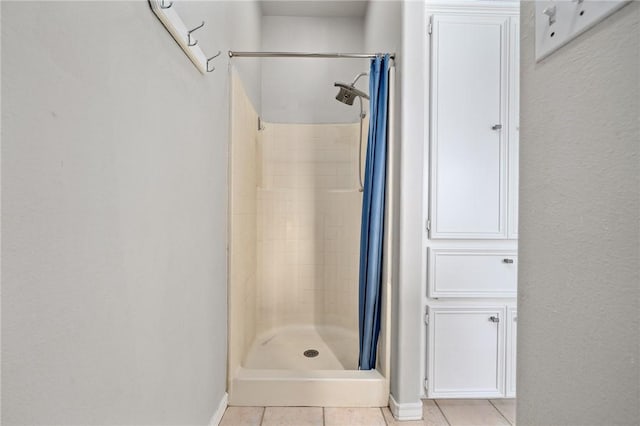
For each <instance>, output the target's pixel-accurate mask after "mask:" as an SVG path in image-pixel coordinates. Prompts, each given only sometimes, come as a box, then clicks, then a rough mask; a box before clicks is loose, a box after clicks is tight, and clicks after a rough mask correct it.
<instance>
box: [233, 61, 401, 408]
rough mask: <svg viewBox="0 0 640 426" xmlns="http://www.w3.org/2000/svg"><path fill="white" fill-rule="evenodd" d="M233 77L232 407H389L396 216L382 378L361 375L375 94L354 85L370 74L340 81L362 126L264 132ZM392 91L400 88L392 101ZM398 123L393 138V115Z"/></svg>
mask: <svg viewBox="0 0 640 426" xmlns="http://www.w3.org/2000/svg"><path fill="white" fill-rule="evenodd" d="M235 56H240V55H235ZM230 72H231V74H232V75H231V82H232V89H231V96H230V98H231V123H232V124H231V141H230V149H229V156H230V171H229V179H230V192H229V207H230V208H229V220H230V234H229V286H228V298H229V336H228V348H229V349H228V392H229V404H230V405H241V406H242V405H245V406H266V405H268V406H350V407H355V406H370V407H373V406H386V405H387V404H388V397H389V346H390V345H389V341H390V335H389V320H390V314H389V300H390V295H391V263H390V262H391V260H390V259H391V257H392V256H391V255H390V252H391V241H392V238H391V235H390V234H389V233H390V229H391V226H390V224H391V223H393V217H392V216H393V212H392V209H390V208H388V209H387V211H386V215H385V220H386V223H387V224H389V225H388V226H387V227H386V231H385V232H386V238H385V244H386V247H385V253H386V255H385V259H388V260H387V261H386V262H387V263H386V264H385V267H384V268H385V269H384V274H383V277H384V278H383V292H382V293H383V297H382V304H383V305H382V326H381V334H380V339H379V345H378V362H377V365H376V368H375V369H372V370H367V371H364V370H358V350H359V344H358V271H359V249H360V247H359V244H360V224H361V208H362V192H361V191H362V177H361V176H362V171H361V164H362V156H361V153H362V151H363V145H364V146H366V132H364V131H363V129H364V128H366V122H367V120H366V113H365V109H364V107H363V100H364V102H366V100H367V99H368V95H367V94H366V92H364V91H363V90H360V89H357V88H356V87H355V85H356V82H357V81H358V79H360V78H362V77H364V75H366V73H361V74H359V75H357V76H356V78H355V79H354V80H353V82H352V83H351V84H348V83H335V86H336V87H338V88H339V89H340V92H339V94H338V96H336V99H337V100H339V101H340V102H342V103H345V104H347V105H353V103H354V101H355V98H358V99H359V102H360V114H359V122H356V123H345V124H315V123H311V124H296V123H271V122H265V121H264V120H262V123H264V126H263V128H260V129H259V128H258V126H257V124H256V123H258V119H259V118H258V114H257V112H256V110H255V108H254V107H253V105H252V104H251V101H250V100H249V97H248V96H247V94H246V93H245V91H244V87H243V84H242V81H241V79H240V78H239V76H238V74H237V72H236V71H235V70H234V68H233V67H231V71H230ZM390 72H391V73H393V69H392V70H391V71H390ZM391 81H393V79H391ZM392 93H393V87H391V92H390V98H392V96H393V95H392ZM327 96H331V95H330V94H329V93H328V94H327ZM336 105H339V104H338V103H337V102H336ZM389 119H390V122H389V127H390V128H392V126H393V113H392V108H390V117H389ZM391 134H392V132H391V131H390V135H391ZM363 140H364V141H365V144H363V143H362V141H363ZM393 151H394V149H393V140H392V138H391V137H390V138H389V165H388V170H389V173H388V177H387V181H388V182H389V180H391V179H392V177H393V176H394V171H393V162H394V152H393ZM391 188H392V185H390V184H388V185H387V201H388V202H387V204H388V206H393V205H394V194H393V191H392V190H391Z"/></svg>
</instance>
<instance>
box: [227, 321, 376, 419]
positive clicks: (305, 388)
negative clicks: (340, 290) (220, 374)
mask: <svg viewBox="0 0 640 426" xmlns="http://www.w3.org/2000/svg"><path fill="white" fill-rule="evenodd" d="M310 349H311V350H316V351H318V355H317V356H315V357H307V356H305V355H304V352H305V351H308V350H310ZM357 357H358V340H357V335H355V333H351V332H349V331H347V330H343V329H339V328H329V327H327V328H320V329H316V327H313V326H290V327H284V328H280V329H277V330H273V331H270V332H268V333H264V334H262V335H260V336H258V337H257V338H256V340H255V341H254V343H253V345H252V347H251V349H250V350H249V353H248V354H247V357H246V360H245V362H244V364H243V366H242V367H241V368H239V369H238V370H237V371H236V372H235V375H234V378H233V379H232V381H231V386H230V389H229V404H230V405H240V406H318V407H321V406H332V407H383V406H386V405H387V403H388V398H389V383H388V381H387V379H386V378H385V377H383V376H382V375H381V374H380V373H379V372H378V371H377V370H369V371H359V370H357V362H358V359H357Z"/></svg>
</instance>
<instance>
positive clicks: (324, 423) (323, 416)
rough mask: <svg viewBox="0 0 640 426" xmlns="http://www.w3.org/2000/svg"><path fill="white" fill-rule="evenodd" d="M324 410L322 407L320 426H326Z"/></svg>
mask: <svg viewBox="0 0 640 426" xmlns="http://www.w3.org/2000/svg"><path fill="white" fill-rule="evenodd" d="M324 408H325V407H322V426H326V424H327V420H326V419H325V417H326V415H325V412H324Z"/></svg>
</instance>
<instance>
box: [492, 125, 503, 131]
mask: <svg viewBox="0 0 640 426" xmlns="http://www.w3.org/2000/svg"><path fill="white" fill-rule="evenodd" d="M500 129H502V124H494V125H493V126H491V130H500Z"/></svg>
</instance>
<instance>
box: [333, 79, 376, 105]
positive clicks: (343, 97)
mask: <svg viewBox="0 0 640 426" xmlns="http://www.w3.org/2000/svg"><path fill="white" fill-rule="evenodd" d="M334 86H335V87H338V88H339V89H340V91H339V92H338V94H337V95H336V99H337V100H339V101H340V102H342V103H343V104H347V105H353V101H354V100H355V99H356V98H357V97H358V96H360V97H361V98H365V99H369V96H368V95H367V94H366V93H364V92H363V91H362V90H359V89H356V88H355V87H353V86H352V85H349V84H346V83H337V82H336V83H334Z"/></svg>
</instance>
